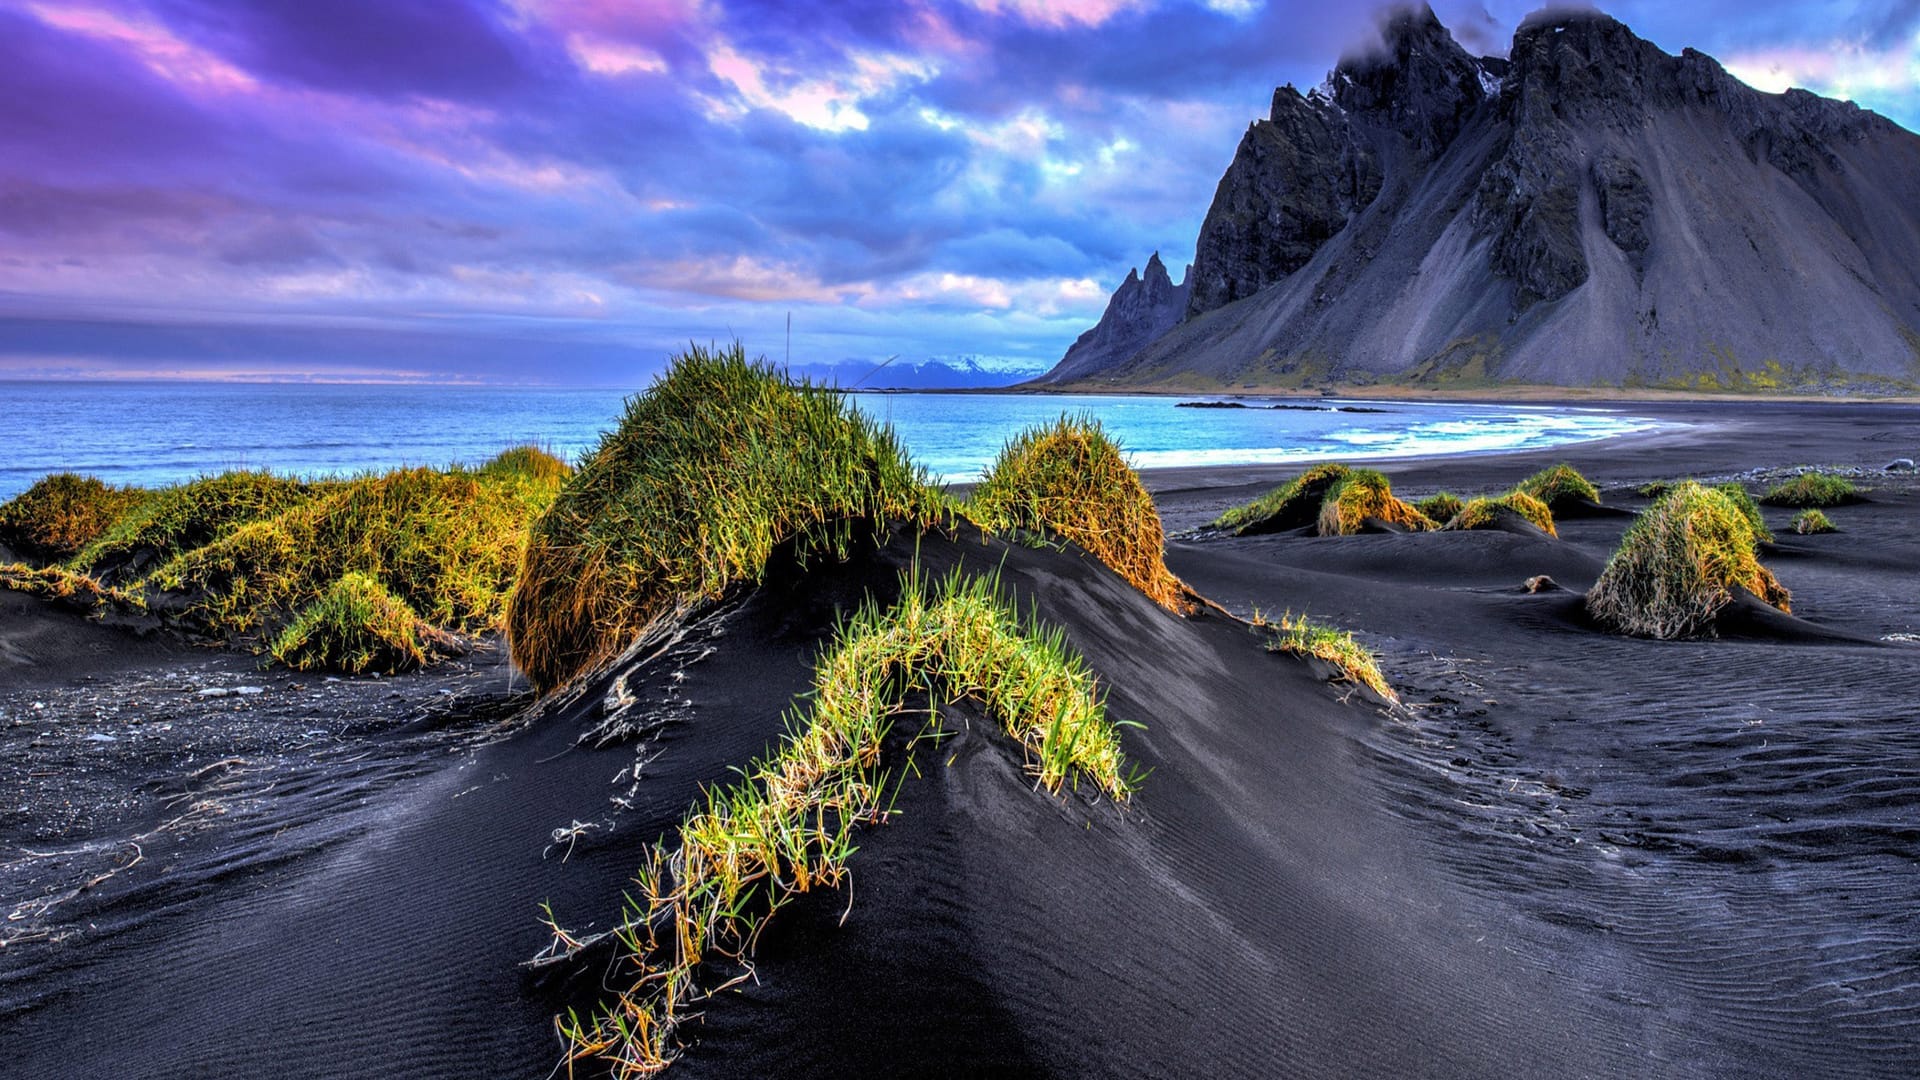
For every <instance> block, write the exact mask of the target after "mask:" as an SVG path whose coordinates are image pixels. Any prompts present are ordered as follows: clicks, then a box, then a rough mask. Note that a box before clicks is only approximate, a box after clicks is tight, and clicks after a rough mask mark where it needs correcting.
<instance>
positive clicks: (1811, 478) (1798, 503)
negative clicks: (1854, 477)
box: [1760, 472, 1860, 509]
mask: <svg viewBox="0 0 1920 1080" xmlns="http://www.w3.org/2000/svg"><path fill="white" fill-rule="evenodd" d="M1760 501H1761V502H1763V503H1766V504H1767V505H1768V506H1790V507H1793V508H1795V509H1802V508H1807V507H1816V508H1817V507H1829V506H1844V505H1846V504H1848V503H1856V502H1859V501H1860V489H1859V488H1857V487H1855V486H1854V484H1853V481H1851V480H1848V479H1847V478H1846V477H1844V476H1835V475H1833V474H1831V473H1818V472H1809V473H1801V474H1800V475H1799V476H1796V477H1794V478H1793V479H1791V480H1786V481H1783V482H1781V483H1778V484H1775V485H1774V486H1773V487H1771V488H1768V489H1767V493H1766V494H1765V495H1763V496H1761V498H1760Z"/></svg>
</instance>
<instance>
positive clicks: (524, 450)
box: [480, 446, 573, 486]
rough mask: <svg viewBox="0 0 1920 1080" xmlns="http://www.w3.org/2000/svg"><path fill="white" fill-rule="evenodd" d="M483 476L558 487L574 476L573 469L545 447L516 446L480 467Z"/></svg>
mask: <svg viewBox="0 0 1920 1080" xmlns="http://www.w3.org/2000/svg"><path fill="white" fill-rule="evenodd" d="M480 473H481V475H483V476H515V477H519V478H521V479H523V480H530V481H532V482H534V483H536V484H553V485H555V486H558V485H559V484H560V483H561V482H562V481H564V480H565V479H566V478H567V477H569V476H572V475H573V467H572V466H571V465H568V464H567V463H566V462H564V461H562V460H560V458H558V457H556V456H555V455H554V454H553V452H552V451H550V450H548V449H547V448H545V447H543V446H515V447H510V448H509V449H506V450H502V451H500V452H499V453H498V454H496V455H494V457H493V460H491V461H489V462H487V463H486V464H485V465H482V466H480Z"/></svg>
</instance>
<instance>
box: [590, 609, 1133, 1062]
mask: <svg viewBox="0 0 1920 1080" xmlns="http://www.w3.org/2000/svg"><path fill="white" fill-rule="evenodd" d="M916 693H924V694H926V695H927V696H929V697H930V698H934V699H935V700H940V699H941V698H945V699H946V700H957V699H958V698H961V697H969V698H973V699H976V700H978V701H979V702H980V703H981V705H982V706H984V708H985V709H986V711H987V712H988V713H989V714H991V715H994V716H996V717H998V718H999V719H1000V721H1001V722H1002V724H1003V725H1004V726H1005V728H1006V731H1007V733H1008V734H1009V735H1011V736H1012V737H1013V738H1014V740H1015V741H1016V742H1018V743H1019V744H1020V745H1021V746H1022V747H1023V748H1024V749H1025V751H1026V754H1027V766H1028V770H1029V771H1030V772H1031V773H1032V774H1033V776H1034V778H1035V780H1036V781H1037V782H1038V784H1039V786H1041V787H1044V788H1045V789H1047V790H1048V791H1050V792H1056V793H1057V792H1059V791H1061V790H1062V789H1063V788H1064V787H1066V786H1067V785H1069V784H1072V783H1074V782H1075V781H1076V780H1077V779H1079V778H1084V779H1085V780H1087V781H1089V782H1091V783H1092V784H1093V785H1094V786H1095V787H1096V788H1097V789H1098V790H1100V791H1101V792H1103V793H1105V794H1106V795H1108V796H1109V797H1111V798H1114V799H1116V800H1124V799H1126V798H1127V797H1128V796H1129V795H1130V794H1131V793H1132V791H1133V790H1134V788H1135V785H1136V784H1137V782H1138V778H1137V777H1136V776H1133V775H1131V774H1130V773H1128V772H1127V771H1126V766H1125V761H1124V759H1123V757H1122V755H1121V751H1120V741H1119V737H1118V734H1117V732H1116V731H1115V728H1114V725H1113V724H1111V723H1110V722H1109V721H1108V720H1107V718H1106V710H1105V706H1104V704H1103V702H1102V700H1101V695H1100V693H1099V689H1098V686H1097V685H1096V683H1095V680H1094V677H1093V675H1092V673H1091V672H1089V671H1088V670H1087V667H1086V664H1085V662H1084V661H1083V660H1082V659H1081V658H1080V657H1079V656H1078V655H1077V654H1076V653H1074V652H1073V651H1072V650H1071V649H1070V648H1069V647H1068V645H1067V644H1066V641H1065V638H1064V635H1062V634H1061V633H1060V632H1059V631H1058V630H1049V629H1045V628H1042V627H1040V626H1038V625H1036V624H1033V623H1030V622H1024V621H1022V620H1021V619H1020V617H1019V616H1018V614H1017V613H1016V611H1015V609H1014V608H1013V606H1012V605H1011V604H1009V603H1006V602H1005V601H1003V600H1001V599H1000V598H999V596H998V594H997V582H996V581H995V580H994V579H993V578H973V579H970V580H963V579H962V578H961V577H960V575H959V574H958V573H957V572H956V573H955V574H954V575H952V576H950V577H948V578H946V579H945V580H944V581H943V582H941V583H940V584H939V585H938V586H937V587H936V588H934V589H932V590H927V589H924V588H923V587H922V585H921V583H920V582H919V581H918V580H917V579H915V578H913V577H909V578H908V579H907V581H906V582H905V583H904V587H903V589H902V592H901V597H900V600H899V602H898V603H897V604H895V605H893V606H892V607H889V608H881V607H879V606H878V605H876V604H873V603H871V602H869V603H868V604H867V605H865V606H863V607H862V608H861V609H860V610H859V612H857V613H856V614H855V615H854V616H853V617H852V618H851V619H850V620H848V622H847V623H846V624H845V625H843V626H842V627H841V628H840V630H839V632H838V633H837V634H836V635H835V637H834V641H833V643H832V644H831V646H830V647H829V648H828V649H827V651H826V652H825V654H824V655H822V657H821V658H820V660H819V662H818V664H817V665H816V667H815V672H814V683H813V687H812V691H811V693H810V694H808V695H806V697H805V698H804V701H805V704H804V705H796V706H795V708H794V709H793V710H792V711H791V712H790V713H789V715H788V724H787V726H788V734H787V737H786V739H785V741H784V743H783V744H782V745H781V747H780V748H779V749H778V750H777V751H775V752H774V753H773V754H772V755H771V756H770V757H768V758H766V759H764V760H761V761H757V762H755V763H754V764H752V765H751V766H749V767H748V768H747V770H746V771H745V773H744V774H743V775H744V776H745V779H744V780H743V781H742V782H740V783H737V784H732V785H729V786H727V787H723V788H715V789H712V790H709V791H708V792H707V793H706V798H705V805H704V806H703V807H701V808H699V809H697V810H696V811H694V812H693V813H691V814H690V815H689V816H688V817H687V818H686V820H685V821H684V822H683V823H682V824H681V826H680V830H679V838H678V844H677V845H674V846H671V847H670V846H668V844H667V843H666V842H665V841H662V842H661V843H660V844H657V845H655V846H653V847H652V848H651V849H649V851H648V852H647V855H646V857H645V859H644V861H643V864H642V867H641V869H640V871H639V873H638V874H637V875H636V877H635V881H636V883H637V884H638V885H639V886H640V894H639V896H637V897H629V899H628V909H627V911H626V914H625V917H624V918H623V919H622V921H621V924H620V926H619V928H618V929H617V930H615V931H614V933H615V935H616V938H617V940H618V942H619V943H620V947H621V952H622V955H623V958H624V967H625V970H626V972H627V976H628V977H627V979H626V985H625V987H624V988H623V989H621V990H620V991H619V993H618V996H617V997H616V999H615V1000H614V1001H613V1002H612V1004H611V1005H610V1006H609V1007H607V1008H605V1009H603V1010H601V1011H600V1012H598V1013H597V1014H595V1015H593V1016H590V1017H585V1018H583V1017H580V1016H578V1015H574V1014H571V1013H570V1014H569V1015H568V1016H566V1017H562V1018H559V1019H558V1020H556V1025H557V1026H558V1028H559V1030H560V1032H561V1035H562V1037H563V1038H564V1039H565V1040H566V1041H567V1043H568V1047H569V1049H568V1061H569V1064H571V1063H573V1062H577V1061H580V1060H584V1059H588V1058H599V1059H601V1061H602V1062H603V1063H604V1064H606V1065H607V1066H608V1067H609V1068H610V1070H611V1072H612V1074H613V1075H614V1076H616V1077H634V1076H650V1075H653V1074H655V1073H657V1072H659V1071H660V1070H661V1069H664V1068H666V1067H667V1065H668V1064H670V1063H671V1062H672V1060H673V1057H674V1055H675V1053H676V1048H675V1046H674V1039H673V1036H674V1029H675V1026H676V1024H677V1023H678V1021H679V1020H680V1019H681V1018H682V1017H683V1016H684V1015H685V1013H686V1010H687V1009H688V1008H690V1007H691V1006H692V1005H695V1004H697V1003H698V1002H700V1001H702V1000H704V999H706V998H708V997H711V996H712V995H713V994H714V993H717V992H718V991H719V990H720V989H724V988H725V986H729V985H733V982H738V981H739V979H743V978H746V977H748V975H750V973H751V967H750V966H749V967H748V974H743V975H741V976H740V977H739V978H737V979H735V980H733V982H729V983H725V984H723V985H722V986H720V987H715V988H711V989H709V988H705V987H703V986H701V984H700V982H699V981H698V977H699V975H700V974H702V970H703V965H707V966H708V967H707V969H706V970H708V971H710V970H711V965H712V964H713V963H714V962H715V961H730V962H732V963H735V964H741V965H750V957H751V953H752V950H753V946H754V942H755V941H756V940H757V939H758V937H759V935H760V932H761V930H762V928H763V927H764V926H765V925H766V922H767V920H768V919H769V918H771V917H772V916H773V914H774V913H775V912H777V911H778V910H779V909H780V908H781V907H782V906H784V905H785V904H786V903H788V902H789V901H790V900H792V899H793V898H794V897H795V896H797V895H799V894H801V893H805V892H809V891H812V890H814V889H820V888H835V887H838V886H840V885H841V884H842V883H843V882H844V881H845V880H846V878H847V859H848V857H849V856H850V855H851V854H852V853H853V850H854V843H853V830H854V828H855V827H856V826H859V825H864V824H872V823H878V822H883V821H884V820H885V819H886V816H887V813H888V810H889V808H890V806H891V802H890V800H889V797H888V796H889V784H888V775H889V774H888V773H887V772H885V771H883V770H882V767H881V756H882V747H883V743H884V741H885V739H886V737H887V734H888V731H889V729H890V727H891V725H892V720H893V717H894V716H895V715H896V714H898V713H899V712H900V711H901V710H902V708H904V707H905V705H906V702H907V700H908V697H909V696H910V695H913V694H916ZM911 752H912V751H911V750H909V751H908V753H909V755H911ZM911 767H912V763H911V761H909V762H907V763H905V765H904V766H903V771H902V775H904V772H905V770H906V769H910V768H911ZM894 791H895V792H896V793H897V788H895V789H894ZM578 944H579V943H578V942H577V940H576V939H574V938H573V937H572V936H571V935H568V934H567V933H565V932H564V931H561V930H559V929H558V928H557V927H555V946H556V949H557V950H560V951H570V950H571V949H572V948H574V947H576V946H577V945H578Z"/></svg>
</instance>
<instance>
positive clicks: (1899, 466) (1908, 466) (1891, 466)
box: [1884, 457, 1915, 472]
mask: <svg viewBox="0 0 1920 1080" xmlns="http://www.w3.org/2000/svg"><path fill="white" fill-rule="evenodd" d="M1914 469H1915V465H1914V464H1913V459H1912V458H1910V457H1902V458H1894V459H1893V460H1892V461H1889V462H1887V464H1886V467H1885V469H1884V471H1886V472H1913V471H1914Z"/></svg>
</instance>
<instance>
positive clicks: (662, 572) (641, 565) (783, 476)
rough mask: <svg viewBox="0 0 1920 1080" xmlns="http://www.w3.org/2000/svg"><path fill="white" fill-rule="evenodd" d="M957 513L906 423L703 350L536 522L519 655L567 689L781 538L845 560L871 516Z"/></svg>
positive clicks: (732, 351)
mask: <svg viewBox="0 0 1920 1080" xmlns="http://www.w3.org/2000/svg"><path fill="white" fill-rule="evenodd" d="M949 509H950V508H949V506H948V502H947V499H946V497H945V496H944V495H943V494H941V493H940V492H938V491H936V490H935V489H934V488H933V487H932V486H931V485H930V484H929V483H928V481H927V477H926V475H925V473H924V472H923V471H922V470H920V469H918V468H916V467H915V466H913V465H912V464H910V463H909V462H908V460H907V457H906V454H905V452H904V451H903V450H902V448H901V447H900V444H899V442H898V441H897V439H896V438H895V437H894V434H893V432H892V431H891V430H890V429H888V428H886V427H884V426H882V425H880V424H877V423H875V422H874V421H872V420H870V419H869V418H867V417H865V416H863V415H861V414H860V413H858V412H856V411H855V410H854V409H853V408H852V407H851V406H850V405H848V404H847V402H846V400H845V399H844V397H843V396H842V395H840V394H839V393H836V392H831V391H827V390H824V389H821V388H819V387H815V386H812V385H810V384H808V383H805V382H801V383H797V384H796V383H792V382H789V381H788V380H787V379H786V378H784V377H783V376H782V375H781V374H780V373H778V372H777V371H776V370H774V369H773V368H772V367H771V366H770V365H768V364H767V363H766V362H765V361H759V362H755V361H749V360H748V359H747V357H746V353H745V351H744V350H743V349H742V348H741V347H740V346H739V345H738V344H735V345H733V346H731V347H728V348H718V349H702V348H700V347H698V346H695V347H691V348H689V349H688V350H687V352H685V353H683V354H681V355H680V356H678V357H676V358H675V359H674V360H673V362H672V363H671V365H670V366H669V367H668V369H667V371H666V372H665V373H664V374H662V375H661V376H660V377H659V378H658V379H657V380H655V382H654V383H653V385H652V387H650V388H649V389H648V390H647V391H646V392H645V393H643V394H640V395H638V396H636V397H633V398H631V399H629V400H628V402H627V406H626V411H625V414H624V415H623V416H622V418H621V420H620V422H619V424H618V425H617V426H616V427H615V429H614V430H613V431H612V432H610V433H608V434H607V435H606V436H604V437H603V438H602V439H601V441H600V445H599V446H598V447H597V448H596V449H595V450H594V451H593V452H592V453H590V454H588V455H587V457H586V458H585V460H583V461H582V462H581V463H580V465H579V467H578V468H577V469H576V470H575V471H574V473H573V475H571V476H570V477H568V478H567V481H566V483H565V484H564V485H563V486H562V487H561V489H560V493H559V496H558V498H556V499H555V500H554V502H553V504H552V506H551V507H550V508H549V509H548V510H547V511H546V512H545V513H544V514H542V515H540V517H539V518H538V519H537V520H536V521H535V522H534V523H533V527H532V530H531V536H530V538H529V540H528V543H527V547H526V553H525V556H524V558H523V559H522V561H521V563H520V572H519V583H518V586H517V587H516V588H515V589H514V592H513V598H512V602H511V604H510V606H509V608H508V611H507V638H508V641H509V643H510V645H511V647H512V651H513V660H514V663H515V664H516V665H518V666H519V668H520V670H521V671H522V672H524V673H525V674H526V675H527V677H528V678H529V679H530V680H531V681H532V682H533V684H534V686H535V688H537V689H539V690H541V691H542V692H545V691H549V690H552V689H553V688H555V687H557V686H559V685H561V684H562V683H564V682H566V681H567V680H568V679H571V678H572V677H574V676H575V675H578V674H580V673H582V672H584V671H586V670H588V669H589V668H591V667H593V666H594V665H595V664H597V663H599V662H602V661H604V660H607V659H609V658H611V657H613V656H615V655H617V654H618V653H619V652H620V651H621V650H622V649H624V648H625V647H626V646H627V645H628V644H629V643H631V642H632V641H633V640H634V639H635V638H636V637H637V636H638V635H639V634H640V632H641V631H642V630H643V629H644V628H645V627H646V626H648V625H649V624H650V623H652V622H653V621H654V620H655V619H658V618H660V617H661V616H663V615H665V614H667V613H669V612H671V611H673V610H675V609H676V608H680V607H684V606H687V605H690V604H692V603H696V602H698V601H702V600H711V599H716V598H718V597H720V596H721V595H722V594H724V593H725V592H726V590H727V589H728V588H730V587H731V586H733V585H734V584H736V583H740V582H752V581H757V580H759V578H760V577H761V575H762V574H763V573H764V572H765V568H766V565H767V560H768V557H769V556H770V555H771V554H772V553H773V551H774V549H775V548H776V547H778V546H780V545H783V544H788V543H792V544H793V545H794V546H795V549H796V551H797V552H798V553H799V555H800V556H801V557H802V558H803V559H804V558H807V557H809V556H811V555H828V554H832V555H842V556H843V555H844V554H845V553H846V552H847V551H848V550H849V545H850V543H851V541H852V539H853V536H854V534H855V531H856V530H857V529H859V528H862V527H865V528H869V529H878V528H880V527H881V526H882V523H884V522H887V521H892V520H909V521H917V522H921V523H924V524H931V523H933V522H934V521H936V520H943V519H944V518H945V517H946V516H947V515H948V513H949Z"/></svg>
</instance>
